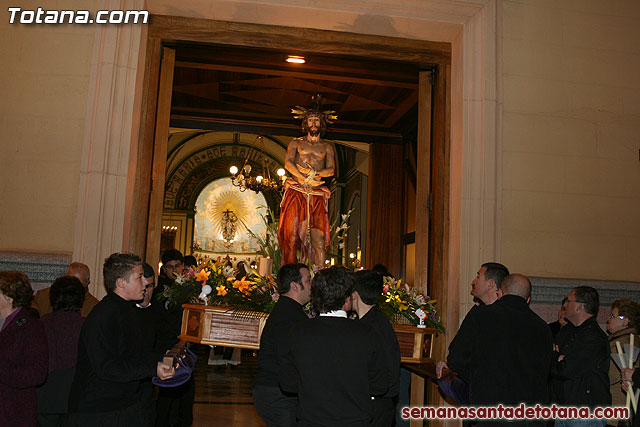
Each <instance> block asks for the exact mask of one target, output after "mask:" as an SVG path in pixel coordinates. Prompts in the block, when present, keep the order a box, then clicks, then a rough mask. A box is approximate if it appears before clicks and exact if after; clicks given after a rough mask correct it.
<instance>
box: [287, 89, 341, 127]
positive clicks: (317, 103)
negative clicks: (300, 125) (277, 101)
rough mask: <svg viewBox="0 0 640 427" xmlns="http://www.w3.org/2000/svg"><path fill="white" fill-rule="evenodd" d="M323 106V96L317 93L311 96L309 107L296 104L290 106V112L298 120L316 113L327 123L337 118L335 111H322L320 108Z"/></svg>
mask: <svg viewBox="0 0 640 427" xmlns="http://www.w3.org/2000/svg"><path fill="white" fill-rule="evenodd" d="M323 107H324V98H322V95H320V94H318V95H314V96H312V97H311V108H310V109H307V108H305V107H301V106H299V105H296V106H295V107H293V108H291V114H293V118H295V119H299V120H304V119H305V118H307V117H309V116H310V115H312V114H317V115H319V116H322V118H323V119H324V120H325V121H326V122H327V123H333V122H335V121H336V120H338V115H337V114H336V112H335V111H333V110H324V111H323V110H322V108H323Z"/></svg>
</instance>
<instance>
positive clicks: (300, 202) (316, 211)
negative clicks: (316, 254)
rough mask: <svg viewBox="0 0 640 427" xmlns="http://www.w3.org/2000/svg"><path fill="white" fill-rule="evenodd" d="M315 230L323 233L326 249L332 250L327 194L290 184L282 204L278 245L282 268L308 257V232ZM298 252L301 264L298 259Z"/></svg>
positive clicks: (309, 246) (309, 250)
mask: <svg viewBox="0 0 640 427" xmlns="http://www.w3.org/2000/svg"><path fill="white" fill-rule="evenodd" d="M308 218H310V219H309V220H308ZM312 229H316V230H320V231H321V232H322V233H324V248H325V249H326V248H327V247H329V242H330V238H329V209H328V205H327V199H326V197H325V193H324V192H323V191H320V190H314V189H313V188H309V187H303V186H301V185H299V184H297V183H296V184H291V185H290V186H289V187H288V188H287V189H286V190H285V192H284V196H283V197H282V203H280V224H279V225H278V241H279V242H280V250H281V251H282V258H281V265H284V264H290V263H295V262H302V261H303V260H305V259H307V258H308V257H309V255H310V254H311V241H310V238H311V236H310V235H309V232H310V230H312ZM298 250H299V251H300V261H298V257H297V253H298Z"/></svg>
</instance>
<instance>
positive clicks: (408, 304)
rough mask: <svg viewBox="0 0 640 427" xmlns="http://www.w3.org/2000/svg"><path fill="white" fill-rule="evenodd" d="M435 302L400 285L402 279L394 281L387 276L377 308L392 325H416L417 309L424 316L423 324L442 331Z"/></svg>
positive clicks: (412, 289) (404, 285) (410, 288)
mask: <svg viewBox="0 0 640 427" xmlns="http://www.w3.org/2000/svg"><path fill="white" fill-rule="evenodd" d="M435 303H436V300H434V299H431V297H429V296H428V295H424V294H422V293H420V292H418V291H416V290H415V289H414V288H412V287H410V286H409V285H407V284H406V283H404V284H403V283H402V279H399V280H396V279H394V278H393V277H390V276H387V277H385V278H384V286H383V288H382V299H381V300H380V303H379V304H378V308H379V309H380V311H382V313H384V315H385V316H387V318H389V320H390V321H391V322H393V323H400V322H401V321H402V320H404V322H402V323H409V324H411V325H417V324H418V323H419V322H420V319H419V318H418V316H417V315H416V311H417V310H418V309H422V311H423V312H424V313H425V314H426V317H425V318H424V324H425V325H426V326H427V327H429V328H434V329H437V330H439V331H441V332H442V331H444V327H443V326H442V322H440V317H439V316H438V315H437V314H436V308H435Z"/></svg>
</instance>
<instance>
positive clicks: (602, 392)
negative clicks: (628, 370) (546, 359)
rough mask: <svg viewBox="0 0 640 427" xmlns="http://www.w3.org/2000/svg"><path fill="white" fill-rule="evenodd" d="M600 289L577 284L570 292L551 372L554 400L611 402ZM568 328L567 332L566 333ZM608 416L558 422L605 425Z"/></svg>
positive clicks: (573, 403) (589, 403)
mask: <svg viewBox="0 0 640 427" xmlns="http://www.w3.org/2000/svg"><path fill="white" fill-rule="evenodd" d="M599 307H600V297H599V295H598V291H596V290H595V289H594V288H592V287H590V286H579V287H577V288H574V289H573V290H572V291H571V292H570V293H569V295H568V296H567V302H566V303H565V317H566V318H567V320H568V321H569V323H570V324H569V325H567V326H565V327H564V328H563V333H561V334H559V336H558V337H557V338H556V345H555V346H554V350H555V351H554V354H553V361H552V364H551V376H552V380H553V395H554V403H557V404H560V405H562V406H576V407H583V406H588V407H590V408H594V407H596V406H611V392H610V391H609V354H610V351H609V341H608V339H607V335H606V334H605V333H604V331H603V330H602V329H601V328H600V326H599V325H598V322H597V320H596V317H597V315H598V309H599ZM564 330H566V333H564V332H565V331H564ZM606 423H607V421H606V420H605V419H586V420H583V419H578V420H560V419H557V420H556V421H555V426H556V427H558V426H604V425H606Z"/></svg>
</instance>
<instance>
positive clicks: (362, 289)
mask: <svg viewBox="0 0 640 427" xmlns="http://www.w3.org/2000/svg"><path fill="white" fill-rule="evenodd" d="M355 275H356V281H355V285H354V288H353V294H352V295H351V299H352V301H353V309H354V310H355V311H356V312H357V313H358V318H359V319H360V322H363V323H365V324H367V325H369V326H370V327H371V329H372V330H373V331H375V333H376V334H377V335H378V338H379V339H380V348H382V350H383V352H384V355H385V361H386V363H387V369H388V370H389V373H390V374H391V384H390V386H389V390H387V392H386V393H385V394H384V395H383V396H374V397H372V400H373V402H372V404H373V421H372V423H371V425H372V426H375V427H389V426H391V425H393V419H394V409H395V401H396V400H397V397H398V384H399V382H400V345H399V344H398V337H397V336H396V333H395V331H394V330H393V327H392V326H391V323H390V322H389V319H387V318H386V317H385V315H384V314H382V312H381V311H380V310H378V307H377V304H378V301H379V300H380V297H381V295H382V287H383V280H382V276H381V275H380V274H378V273H376V272H375V271H371V270H361V271H357V272H356V273H355Z"/></svg>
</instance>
